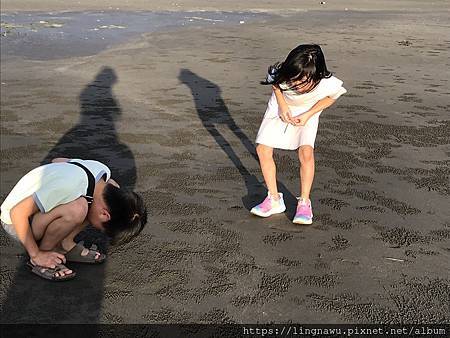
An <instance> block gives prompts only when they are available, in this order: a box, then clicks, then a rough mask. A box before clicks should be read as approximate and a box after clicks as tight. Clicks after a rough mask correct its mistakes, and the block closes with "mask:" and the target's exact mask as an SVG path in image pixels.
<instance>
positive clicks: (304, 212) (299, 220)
mask: <svg viewBox="0 0 450 338" xmlns="http://www.w3.org/2000/svg"><path fill="white" fill-rule="evenodd" d="M312 219H313V213H312V208H311V201H310V200H307V199H304V198H299V199H298V204H297V212H296V213H295V217H294V219H293V220H292V222H294V223H295V224H311V223H312Z"/></svg>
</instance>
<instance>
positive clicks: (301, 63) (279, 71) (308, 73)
mask: <svg viewBox="0 0 450 338" xmlns="http://www.w3.org/2000/svg"><path fill="white" fill-rule="evenodd" d="M330 76H331V73H330V72H329V71H328V69H327V65H326V63H325V57H324V55H323V52H322V49H321V48H320V46H319V45H314V44H311V45H299V46H297V47H296V48H294V49H293V50H292V51H291V52H290V53H289V55H288V56H287V58H286V60H285V61H284V62H281V63H280V62H278V63H275V64H274V65H272V66H270V67H269V71H268V76H267V78H266V80H265V81H262V82H261V84H266V85H267V84H272V85H280V84H282V83H288V82H292V81H298V80H302V81H301V83H300V84H299V85H300V86H301V85H303V84H307V83H312V86H311V87H309V89H308V90H307V91H308V92H309V91H311V90H313V89H314V88H315V87H316V86H317V85H318V84H319V82H320V80H322V79H323V78H329V77H330Z"/></svg>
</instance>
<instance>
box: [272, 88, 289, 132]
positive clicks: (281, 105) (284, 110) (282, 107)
mask: <svg viewBox="0 0 450 338" xmlns="http://www.w3.org/2000/svg"><path fill="white" fill-rule="evenodd" d="M272 89H273V92H274V93H275V97H276V99H277V103H278V110H279V113H280V117H281V119H282V120H283V122H286V123H292V124H294V120H293V119H292V115H291V111H290V110H289V106H288V105H287V103H286V100H285V99H284V96H283V93H282V92H281V90H280V87H278V86H272Z"/></svg>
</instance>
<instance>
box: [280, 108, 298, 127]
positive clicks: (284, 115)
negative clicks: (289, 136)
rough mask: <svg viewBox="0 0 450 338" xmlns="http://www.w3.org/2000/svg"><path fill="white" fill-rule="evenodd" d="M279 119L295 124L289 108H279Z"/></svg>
mask: <svg viewBox="0 0 450 338" xmlns="http://www.w3.org/2000/svg"><path fill="white" fill-rule="evenodd" d="M280 119H281V121H283V122H285V123H290V124H293V125H295V121H294V120H293V118H292V114H291V112H290V110H289V109H285V110H280Z"/></svg>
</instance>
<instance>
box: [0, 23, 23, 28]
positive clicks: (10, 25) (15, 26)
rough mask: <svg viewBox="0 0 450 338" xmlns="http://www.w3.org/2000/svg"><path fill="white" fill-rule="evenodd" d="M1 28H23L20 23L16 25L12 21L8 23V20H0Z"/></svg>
mask: <svg viewBox="0 0 450 338" xmlns="http://www.w3.org/2000/svg"><path fill="white" fill-rule="evenodd" d="M0 26H1V28H3V29H15V28H23V26H22V25H16V24H13V23H8V22H1V23H0Z"/></svg>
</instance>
